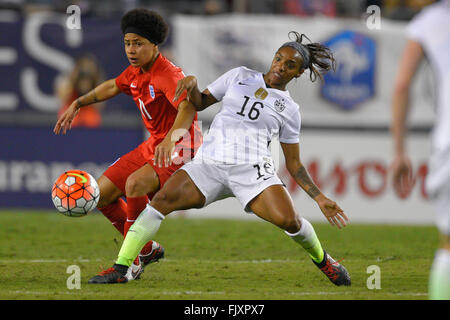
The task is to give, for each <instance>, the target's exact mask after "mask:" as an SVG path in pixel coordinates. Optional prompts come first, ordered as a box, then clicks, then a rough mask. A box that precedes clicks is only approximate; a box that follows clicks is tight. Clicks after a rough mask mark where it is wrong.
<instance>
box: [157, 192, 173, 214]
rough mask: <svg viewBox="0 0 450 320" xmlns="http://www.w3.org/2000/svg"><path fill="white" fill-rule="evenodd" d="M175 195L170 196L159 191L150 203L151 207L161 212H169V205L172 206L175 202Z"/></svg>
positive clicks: (168, 193)
mask: <svg viewBox="0 0 450 320" xmlns="http://www.w3.org/2000/svg"><path fill="white" fill-rule="evenodd" d="M176 198H177V197H176V195H173V194H171V193H170V192H167V191H165V190H159V191H158V192H157V193H156V194H155V196H154V197H153V199H152V201H151V205H152V206H153V207H155V208H158V210H160V211H161V212H162V211H170V205H171V204H173V203H174V202H175V200H176Z"/></svg>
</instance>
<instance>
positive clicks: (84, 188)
mask: <svg viewBox="0 0 450 320" xmlns="http://www.w3.org/2000/svg"><path fill="white" fill-rule="evenodd" d="M99 198H100V189H99V187H98V184H97V181H95V179H94V177H92V176H91V175H90V174H89V173H87V172H85V171H82V170H70V171H66V172H64V173H63V174H62V175H60V176H59V178H58V179H56V181H55V183H54V184H53V188H52V200H53V204H54V205H55V207H56V209H57V210H58V211H59V212H60V213H62V214H64V215H66V216H69V217H82V216H85V215H86V214H87V213H88V212H89V211H91V210H93V209H95V207H96V206H97V203H98V199H99Z"/></svg>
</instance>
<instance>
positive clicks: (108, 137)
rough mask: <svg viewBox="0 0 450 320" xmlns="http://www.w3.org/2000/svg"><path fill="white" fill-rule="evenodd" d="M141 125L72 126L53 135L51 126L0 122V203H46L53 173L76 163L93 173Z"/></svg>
mask: <svg viewBox="0 0 450 320" xmlns="http://www.w3.org/2000/svg"><path fill="white" fill-rule="evenodd" d="M142 136H143V134H142V130H141V129H84V128H75V129H72V130H71V131H69V132H68V133H67V134H66V135H55V134H53V131H52V129H51V128H31V127H30V128H17V127H7V128H1V127H0V137H1V138H0V207H2V208H12V207H18V208H52V207H53V203H52V201H51V197H50V193H51V187H52V185H53V182H54V181H55V180H56V178H57V177H58V176H59V175H60V174H61V173H63V172H64V171H66V170H68V169H81V170H85V171H87V172H89V173H90V174H92V175H93V176H94V177H95V178H98V177H99V176H100V175H101V174H102V173H103V172H104V171H105V170H106V168H107V167H108V166H109V165H110V164H112V163H113V162H114V161H115V160H117V158H119V157H120V156H122V155H123V154H125V153H127V152H128V151H131V150H132V149H134V148H135V147H136V146H138V145H139V143H141V141H142V139H143V137H142Z"/></svg>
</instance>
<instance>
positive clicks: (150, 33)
mask: <svg viewBox="0 0 450 320" xmlns="http://www.w3.org/2000/svg"><path fill="white" fill-rule="evenodd" d="M120 27H121V29H122V33H123V34H125V32H126V31H127V29H128V30H130V29H131V30H137V29H138V30H140V31H141V32H142V33H143V34H144V35H145V38H147V39H148V40H149V41H150V42H152V43H154V44H155V45H159V44H161V43H163V42H164V41H165V40H166V38H167V33H168V32H169V26H168V25H167V23H166V22H165V21H164V19H163V18H162V17H161V15H159V14H158V13H157V12H155V11H151V10H148V9H142V8H140V9H133V10H130V11H128V12H127V13H125V15H124V16H123V17H122V20H121V23H120Z"/></svg>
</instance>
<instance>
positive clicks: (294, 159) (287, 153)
mask: <svg viewBox="0 0 450 320" xmlns="http://www.w3.org/2000/svg"><path fill="white" fill-rule="evenodd" d="M281 148H282V149H283V154H284V157H285V160H286V168H287V169H288V171H289V173H290V174H291V176H292V177H293V178H294V180H295V181H296V182H297V184H298V185H299V186H300V187H301V188H302V189H303V190H304V191H305V192H306V193H307V194H308V195H309V196H310V197H311V198H312V199H314V200H315V201H316V202H317V204H318V205H319V208H320V210H321V211H322V213H323V214H324V216H325V218H327V220H328V222H329V223H330V224H331V225H335V226H337V227H338V228H339V229H341V228H342V227H345V226H346V225H347V221H348V218H347V216H346V215H345V213H344V211H343V210H342V209H341V208H340V207H339V206H338V205H337V203H336V202H334V201H333V200H330V199H328V198H327V197H326V196H325V195H324V194H323V193H322V192H321V191H320V190H319V188H318V187H317V186H316V185H315V184H314V182H313V181H312V179H311V177H310V176H309V174H308V172H307V171H306V168H305V167H304V166H303V164H302V163H301V161H300V147H299V144H298V143H292V144H288V143H281Z"/></svg>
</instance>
